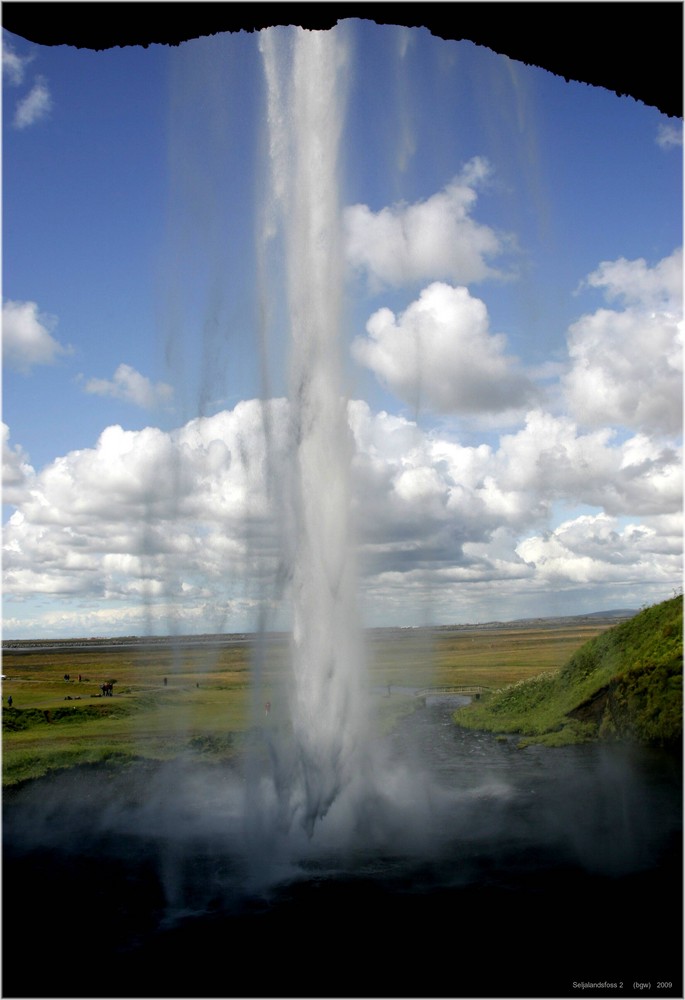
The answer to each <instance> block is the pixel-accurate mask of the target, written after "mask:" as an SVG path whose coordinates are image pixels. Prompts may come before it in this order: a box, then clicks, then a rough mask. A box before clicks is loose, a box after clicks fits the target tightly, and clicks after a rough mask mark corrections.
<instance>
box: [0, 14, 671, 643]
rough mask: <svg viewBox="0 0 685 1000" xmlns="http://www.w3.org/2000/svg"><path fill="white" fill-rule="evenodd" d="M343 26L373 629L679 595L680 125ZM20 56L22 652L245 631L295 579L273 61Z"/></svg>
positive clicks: (357, 389)
mask: <svg viewBox="0 0 685 1000" xmlns="http://www.w3.org/2000/svg"><path fill="white" fill-rule="evenodd" d="M345 28H346V32H347V35H348V36H349V37H348V39H347V45H348V46H349V76H348V79H347V105H346V110H345V115H344V119H343V121H344V125H343V131H342V137H341V160H342V163H341V173H340V200H341V232H342V233H343V234H344V239H345V248H346V262H347V270H346V275H345V278H344V303H345V308H344V322H343V329H342V354H343V358H344V364H345V372H346V375H345V378H346V386H347V390H348V393H349V397H350V404H349V414H350V427H351V430H352V433H353V435H354V457H353V463H352V481H353V508H354V511H355V517H356V519H357V523H358V538H359V547H360V558H359V564H360V581H359V590H360V594H361V595H362V598H363V601H362V604H363V608H364V613H365V620H366V622H367V624H370V625H390V624H398V625H402V624H404V625H411V624H426V623H428V622H438V623H450V622H465V621H484V620H490V619H494V618H497V619H509V618H516V617H525V616H530V615H539V614H558V613H567V614H576V613H581V612H584V611H594V610H601V609H603V608H609V607H639V606H641V605H642V604H644V603H651V602H652V601H655V600H660V599H663V598H665V597H669V596H671V594H672V592H673V590H674V589H676V588H679V587H680V581H681V573H682V570H681V561H680V559H681V555H680V550H681V539H682V532H681V525H680V513H681V504H682V499H681V472H680V470H681V465H680V461H681V459H680V447H681V427H680V423H681V419H680V418H681V415H682V401H681V399H682V393H681V380H682V365H681V348H682V262H681V257H680V254H681V244H682V123H681V122H680V121H679V120H676V119H669V118H666V117H665V116H664V115H662V114H660V113H659V112H658V111H657V110H656V109H654V108H649V107H646V106H645V105H643V104H641V103H639V102H637V101H635V100H633V99H632V98H628V97H620V98H619V97H617V96H616V95H614V94H613V93H611V92H609V91H606V90H602V89H600V88H595V87H591V86H589V85H585V84H578V83H566V82H565V81H564V80H562V79H561V78H558V77H555V76H553V75H552V74H550V73H548V72H546V71H544V70H541V69H536V68H532V67H526V66H524V65H523V64H521V63H517V62H514V61H512V60H510V59H508V58H506V57H503V56H498V55H495V54H494V53H492V52H490V51H489V50H487V49H484V48H482V47H479V46H476V45H473V44H471V43H469V42H454V41H445V40H442V39H437V38H433V37H432V36H431V35H430V34H429V33H428V32H427V31H425V30H424V29H406V28H399V27H398V28H393V27H378V26H376V25H374V24H371V23H369V22H362V21H351V22H348V23H347V24H346V25H345ZM3 41H4V48H3V171H4V173H3V246H4V254H3V265H4V266H3V421H4V425H5V432H4V433H5V438H4V470H5V471H4V484H5V485H4V522H5V527H4V542H5V551H4V558H3V572H4V584H3V593H4V619H5V620H4V635H5V637H7V638H12V637H32V636H75V635H109V634H112V635H114V634H133V633H143V632H146V631H150V632H154V633H164V632H167V631H170V630H171V631H181V632H205V631H215V630H218V629H226V630H228V631H243V630H251V629H253V628H255V627H256V626H257V621H258V618H259V613H260V608H261V607H262V606H263V602H264V600H265V597H264V594H265V586H266V585H265V581H266V580H268V579H269V574H270V573H273V571H274V566H275V562H274V560H276V562H277V558H278V557H277V553H276V548H275V546H276V542H275V540H274V533H273V523H272V522H273V512H270V511H269V509H268V503H267V501H266V499H265V496H264V483H263V477H262V478H260V474H259V468H260V462H262V464H263V461H264V449H265V443H264V440H263V431H262V426H263V425H262V423H261V422H260V413H261V414H262V416H263V412H264V411H263V409H260V407H261V406H262V404H261V403H260V402H259V401H260V400H264V399H266V398H270V397H272V396H273V397H274V398H275V399H280V398H281V397H283V396H284V395H285V394H286V393H287V386H288V381H287V355H288V342H287V335H286V330H285V327H286V322H285V317H284V315H283V314H282V313H280V312H279V310H278V306H277V304H274V303H277V301H278V300H277V299H276V300H271V301H272V308H274V310H275V311H276V312H275V319H274V324H273V326H272V328H271V330H270V333H269V339H268V342H267V351H266V372H267V374H266V377H264V365H263V358H262V357H261V356H260V343H261V341H260V325H259V324H260V308H261V306H262V305H263V303H264V301H265V300H264V296H263V294H262V293H261V292H260V287H259V283H258V266H257V262H258V259H259V248H260V244H259V238H258V234H259V231H260V221H261V218H262V216H261V214H260V210H261V208H262V207H263V205H264V202H265V184H266V177H267V172H268V171H267V163H266V158H265V149H266V141H267V140H266V125H265V85H264V70H263V66H262V61H261V56H260V53H259V50H258V44H257V43H258V38H257V35H256V34H255V35H249V34H246V33H241V34H239V35H230V34H226V35H218V36H215V37H213V38H211V39H198V40H195V41H191V42H186V43H184V44H182V45H180V46H178V47H164V46H156V45H152V46H150V47H148V48H147V49H143V48H139V47H130V48H123V49H122V48H117V49H112V50H108V51H105V52H90V51H87V50H78V49H75V48H72V47H69V46H55V47H44V46H40V45H35V44H32V43H29V42H27V41H25V40H24V39H22V38H19V37H16V36H12V35H10V34H8V33H5V35H4V39H3ZM269 282H270V276H268V277H267V281H266V283H267V284H269ZM279 406H282V404H281V403H279V402H277V401H275V402H274V403H273V408H274V413H275V414H276V413H278V414H280V417H279V419H284V418H283V411H282V408H281V409H280V410H279ZM274 447H277V446H276V445H274ZM275 460H277V461H283V462H287V461H288V460H289V459H288V455H287V453H284V454H279V455H278V456H276V458H275ZM266 589H268V588H266ZM279 614H280V612H279V611H277V610H275V611H274V618H273V621H274V623H277V622H279V621H280V620H281V619H280V618H279Z"/></svg>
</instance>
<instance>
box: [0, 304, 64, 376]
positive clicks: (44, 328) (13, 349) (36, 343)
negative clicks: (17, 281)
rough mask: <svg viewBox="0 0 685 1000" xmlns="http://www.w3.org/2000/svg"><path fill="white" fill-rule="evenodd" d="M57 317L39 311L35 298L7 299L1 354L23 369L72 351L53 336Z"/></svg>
mask: <svg viewBox="0 0 685 1000" xmlns="http://www.w3.org/2000/svg"><path fill="white" fill-rule="evenodd" d="M56 324H57V321H56V320H55V318H54V317H52V316H46V315H44V314H42V313H40V312H39V311H38V305H37V304H36V303H35V302H14V301H12V300H8V301H7V302H5V303H4V305H3V307H2V354H3V359H4V361H5V362H6V363H7V364H8V365H9V366H10V367H11V368H15V369H17V370H18V371H21V372H24V373H26V372H28V371H30V369H31V368H32V367H33V366H34V365H49V364H53V362H54V361H55V360H56V359H57V357H58V356H59V355H60V354H68V353H70V350H71V349H70V348H69V347H63V346H62V344H60V343H59V341H57V340H55V338H54V337H53V336H52V333H51V330H53V329H54V327H55V326H56Z"/></svg>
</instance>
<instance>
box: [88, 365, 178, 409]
mask: <svg viewBox="0 0 685 1000" xmlns="http://www.w3.org/2000/svg"><path fill="white" fill-rule="evenodd" d="M84 391H85V392H88V393H91V394H93V395H96V396H111V397H112V398H113V399H122V400H124V401H125V402H127V403H133V404H134V405H135V406H140V407H141V408H142V409H145V410H148V409H153V408H154V407H155V406H158V405H160V404H163V403H166V402H168V401H169V400H170V399H171V397H172V395H173V389H172V387H171V386H170V385H167V384H166V382H151V381H150V379H149V378H147V377H146V376H145V375H141V374H140V372H138V371H136V370H135V368H132V367H131V366H130V365H126V364H121V365H119V367H118V368H117V370H116V371H115V372H114V375H113V377H112V378H111V379H104V378H91V379H88V381H87V382H86V383H85V385H84Z"/></svg>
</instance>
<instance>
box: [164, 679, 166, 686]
mask: <svg viewBox="0 0 685 1000" xmlns="http://www.w3.org/2000/svg"><path fill="white" fill-rule="evenodd" d="M164 687H166V677H165V678H164Z"/></svg>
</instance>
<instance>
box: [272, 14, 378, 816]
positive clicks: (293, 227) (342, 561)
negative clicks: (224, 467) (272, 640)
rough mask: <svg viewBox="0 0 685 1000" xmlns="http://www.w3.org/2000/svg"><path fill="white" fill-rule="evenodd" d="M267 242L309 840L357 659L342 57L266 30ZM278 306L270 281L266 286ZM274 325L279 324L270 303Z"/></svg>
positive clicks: (346, 768)
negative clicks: (277, 345) (281, 385)
mask: <svg viewBox="0 0 685 1000" xmlns="http://www.w3.org/2000/svg"><path fill="white" fill-rule="evenodd" d="M259 44H260V51H261V54H262V58H263V65H264V72H265V78H266V89H267V116H268V159H269V181H268V188H269V190H268V196H267V198H266V201H265V204H266V206H267V207H266V212H265V220H266V224H265V231H264V240H265V242H266V243H268V244H271V245H276V241H277V240H279V239H280V242H278V246H279V247H280V248H281V253H282V257H283V271H284V278H283V284H284V291H283V293H282V294H283V296H284V301H285V303H286V309H285V315H286V319H285V322H286V323H287V326H288V328H289V334H288V335H289V355H290V359H289V365H290V370H289V415H290V429H289V430H290V435H289V451H288V455H287V469H286V473H285V475H284V477H283V482H282V483H281V484H280V495H279V496H278V498H277V501H278V503H279V504H280V506H281V511H282V515H283V516H282V524H283V531H282V536H283V544H282V574H283V577H284V579H286V580H287V582H288V596H289V599H290V602H291V610H292V623H293V632H292V641H291V668H292V675H291V678H290V692H289V711H290V721H291V724H292V738H293V747H294V749H293V758H292V767H291V780H290V781H289V782H288V787H287V789H286V791H285V792H284V793H283V794H286V795H287V797H288V799H289V802H288V806H289V810H290V813H291V814H293V815H295V816H297V818H298V820H299V822H301V823H302V824H303V826H304V828H305V829H306V830H307V832H308V833H309V834H310V835H311V833H312V831H313V830H314V827H315V824H316V822H317V820H320V819H322V818H323V817H324V816H325V815H326V813H327V811H328V810H329V808H330V806H331V805H332V803H333V802H334V801H335V800H336V798H337V796H338V795H339V794H340V793H341V792H342V791H343V790H344V789H345V788H346V787H347V786H348V785H349V784H350V782H351V781H352V780H353V779H354V778H355V776H356V775H357V774H358V772H359V768H360V766H361V764H360V756H359V755H360V754H361V752H362V750H363V746H364V735H365V730H366V726H365V700H364V698H363V690H364V680H365V671H364V650H363V642H362V637H361V628H360V623H359V616H358V611H357V606H356V605H357V578H356V569H355V543H354V531H353V525H352V522H351V502H350V472H351V460H352V440H351V432H350V429H349V425H348V421H347V400H346V398H345V394H344V391H343V382H344V380H343V377H342V371H343V364H342V351H341V330H342V297H343V284H344V272H343V247H342V227H341V209H340V184H339V160H340V152H341V135H342V128H343V121H344V117H345V100H346V78H347V67H348V63H349V56H348V52H347V48H346V44H345V33H344V31H342V30H341V29H333V30H331V31H326V32H319V31H307V30H303V29H294V30H292V31H291V30H288V31H283V30H281V29H273V28H272V29H267V30H266V31H263V32H262V33H261V36H260V43H259ZM268 284H269V289H270V294H271V295H274V294H279V285H278V283H277V282H271V281H269V282H268ZM266 308H267V311H269V312H270V313H271V314H275V313H278V312H280V306H279V305H278V304H276V303H267V307H266Z"/></svg>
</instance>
